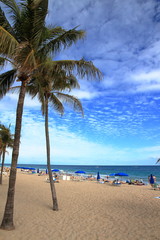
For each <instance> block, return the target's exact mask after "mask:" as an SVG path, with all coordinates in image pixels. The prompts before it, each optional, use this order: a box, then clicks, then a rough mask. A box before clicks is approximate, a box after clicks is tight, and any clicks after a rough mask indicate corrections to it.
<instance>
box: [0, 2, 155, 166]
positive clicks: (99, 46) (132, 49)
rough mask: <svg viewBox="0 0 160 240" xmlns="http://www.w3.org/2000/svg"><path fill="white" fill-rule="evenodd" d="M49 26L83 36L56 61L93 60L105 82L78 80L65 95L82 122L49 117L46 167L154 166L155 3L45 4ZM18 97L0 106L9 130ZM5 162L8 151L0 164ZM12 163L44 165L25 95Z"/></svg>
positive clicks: (36, 108) (39, 128)
mask: <svg viewBox="0 0 160 240" xmlns="http://www.w3.org/2000/svg"><path fill="white" fill-rule="evenodd" d="M46 23H47V24H49V25H50V24H52V25H53V26H61V27H63V28H65V29H67V30H69V29H72V28H74V27H76V26H78V28H77V29H82V30H85V31H86V35H85V38H84V39H83V40H80V41H79V42H77V43H76V44H75V45H73V46H71V47H70V48H69V49H66V50H64V51H62V52H61V53H60V54H58V55H57V56H56V59H58V60H60V59H63V60H64V59H74V60H80V59H82V58H84V59H85V60H86V61H92V62H93V64H94V65H95V66H96V67H97V68H99V70H100V71H101V72H102V74H103V80H101V81H93V80H90V81H88V80H86V79H79V83H80V85H81V88H80V90H74V91H73V92H72V93H71V94H72V95H74V96H76V97H78V98H79V99H80V101H81V102H82V105H83V109H84V117H82V116H81V114H79V113H75V112H74V111H73V110H72V109H68V108H67V109H66V112H65V114H64V116H63V117H61V116H60V115H58V114H57V113H56V112H54V110H53V109H52V108H50V112H49V128H50V142H51V163H52V164H62V165H63V164H67V165H68V164H70V165H154V164H155V163H156V161H157V159H158V158H159V157H160V0H123V1H122V0H112V1H110V0H81V1H79V0H58V1H56V0H50V1H49V11H48V16H47V19H46ZM16 104H17V95H16V94H11V93H9V94H7V96H6V97H4V98H3V99H2V100H1V101H0V110H1V111H0V119H1V120H0V121H1V123H3V124H5V125H9V124H11V129H12V132H14V126H15V111H16ZM10 161H11V151H9V154H8V155H7V156H6V163H10ZM18 163H35V164H46V148H45V134H44V118H43V116H42V115H41V111H40V104H39V102H38V100H36V99H34V100H33V99H31V98H30V97H29V96H26V99H25V107H24V114H23V125H22V133H21V145H20V154H19V160H18Z"/></svg>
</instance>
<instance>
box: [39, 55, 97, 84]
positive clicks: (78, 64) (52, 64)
mask: <svg viewBox="0 0 160 240" xmlns="http://www.w3.org/2000/svg"><path fill="white" fill-rule="evenodd" d="M40 67H42V66H40ZM44 68H47V69H49V70H50V71H51V70H52V71H53V74H54V72H57V73H58V74H60V72H61V71H62V70H64V71H65V72H66V74H68V75H72V73H74V74H77V75H78V76H79V77H81V78H84V77H87V79H89V78H90V79H98V80H101V79H102V73H101V72H100V70H99V69H98V68H96V67H95V66H94V65H93V63H92V62H91V61H85V60H84V59H81V60H78V61H76V60H60V61H47V62H45V64H44Z"/></svg>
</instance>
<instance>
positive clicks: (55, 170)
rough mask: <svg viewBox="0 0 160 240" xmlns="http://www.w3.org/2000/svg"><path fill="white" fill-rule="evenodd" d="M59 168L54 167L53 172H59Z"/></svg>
mask: <svg viewBox="0 0 160 240" xmlns="http://www.w3.org/2000/svg"><path fill="white" fill-rule="evenodd" d="M59 171H60V170H59V169H52V172H59Z"/></svg>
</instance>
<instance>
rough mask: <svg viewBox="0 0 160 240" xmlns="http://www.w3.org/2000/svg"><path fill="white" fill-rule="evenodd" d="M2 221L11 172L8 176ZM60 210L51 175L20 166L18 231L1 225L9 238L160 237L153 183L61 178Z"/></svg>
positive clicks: (158, 193) (0, 200)
mask: <svg viewBox="0 0 160 240" xmlns="http://www.w3.org/2000/svg"><path fill="white" fill-rule="evenodd" d="M0 187H1V193H2V194H0V221H1V220H2V217H3V211H4V205H5V200H6V193H7V188H8V177H3V185H2V186H0ZM55 187H56V192H57V197H58V203H59V211H58V212H53V211H52V209H51V208H52V201H51V193H50V186H49V183H47V182H46V176H37V174H22V173H21V172H17V180H16V193H15V214H14V223H15V227H16V229H15V230H14V231H9V232H8V231H4V230H0V236H1V239H2V240H3V239H5V240H10V239H12V240H29V239H30V240H41V239H49V240H52V239H53V238H55V239H58V240H83V239H85V240H97V239H98V240H111V239H116V240H120V239H124V240H139V239H145V240H150V239H155V240H156V239H157V240H158V239H159V235H160V230H159V227H158V226H159V219H160V213H159V211H158V209H159V207H160V199H156V198H155V197H157V196H160V191H158V190H156V191H154V190H152V189H151V186H149V185H144V186H135V185H127V184H122V185H121V186H120V187H115V186H111V185H107V184H98V183H97V182H94V181H93V182H92V181H82V182H76V181H65V180H60V181H59V183H56V184H55Z"/></svg>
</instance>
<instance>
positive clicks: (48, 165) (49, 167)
mask: <svg viewBox="0 0 160 240" xmlns="http://www.w3.org/2000/svg"><path fill="white" fill-rule="evenodd" d="M45 134H46V151H47V168H48V174H49V180H50V188H51V194H52V201H53V210H54V211H58V201H57V195H56V188H55V185H54V181H53V176H52V170H51V162H50V140H49V131H48V97H45Z"/></svg>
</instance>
